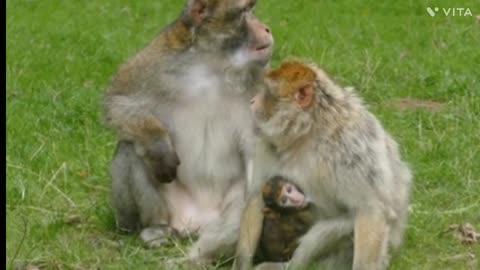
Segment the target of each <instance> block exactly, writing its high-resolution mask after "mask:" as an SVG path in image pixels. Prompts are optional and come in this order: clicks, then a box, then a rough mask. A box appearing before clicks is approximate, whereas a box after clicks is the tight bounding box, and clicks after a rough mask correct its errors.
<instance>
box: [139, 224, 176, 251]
mask: <svg viewBox="0 0 480 270" xmlns="http://www.w3.org/2000/svg"><path fill="white" fill-rule="evenodd" d="M175 235H176V232H175V230H174V229H172V228H171V227H170V226H168V225H155V226H152V227H148V228H145V229H143V230H142V231H141V232H140V238H141V239H142V241H143V242H144V243H145V245H146V247H147V248H159V247H161V246H165V245H167V244H170V243H171V241H172V237H173V236H175Z"/></svg>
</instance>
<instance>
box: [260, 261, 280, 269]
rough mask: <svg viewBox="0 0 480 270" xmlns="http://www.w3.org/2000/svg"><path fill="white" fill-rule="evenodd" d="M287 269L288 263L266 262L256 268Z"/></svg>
mask: <svg viewBox="0 0 480 270" xmlns="http://www.w3.org/2000/svg"><path fill="white" fill-rule="evenodd" d="M284 269H287V264H286V263H281V262H265V263H261V264H259V265H258V266H256V267H255V270H284Z"/></svg>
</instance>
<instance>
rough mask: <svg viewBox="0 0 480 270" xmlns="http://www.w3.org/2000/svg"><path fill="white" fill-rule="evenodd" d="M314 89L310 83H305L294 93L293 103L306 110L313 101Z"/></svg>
mask: <svg viewBox="0 0 480 270" xmlns="http://www.w3.org/2000/svg"><path fill="white" fill-rule="evenodd" d="M313 94H314V89H313V85H312V84H311V83H307V84H305V85H302V86H301V87H299V88H298V90H297V92H295V102H296V103H297V104H298V105H299V106H300V107H301V108H303V109H305V108H308V107H309V106H310V105H311V104H312V101H313Z"/></svg>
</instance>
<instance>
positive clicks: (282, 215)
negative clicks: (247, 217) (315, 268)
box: [255, 176, 314, 263]
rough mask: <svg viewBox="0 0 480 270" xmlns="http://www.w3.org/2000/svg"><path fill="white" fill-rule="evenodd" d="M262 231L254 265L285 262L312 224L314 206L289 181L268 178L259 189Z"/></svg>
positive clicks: (280, 178)
mask: <svg viewBox="0 0 480 270" xmlns="http://www.w3.org/2000/svg"><path fill="white" fill-rule="evenodd" d="M262 196H263V201H264V203H265V208H263V214H264V219H263V228H262V234H261V236H260V240H259V243H258V246H257V251H256V254H255V263H260V262H265V261H270V262H285V261H288V260H290V258H291V257H292V255H293V252H294V251H295V249H296V248H297V246H298V238H299V237H301V236H302V235H304V234H305V233H306V232H307V231H308V230H309V229H310V227H311V225H313V222H314V213H313V210H314V209H313V208H314V207H313V204H311V203H310V202H309V201H308V199H307V198H306V196H305V194H304V193H303V191H302V190H301V189H300V188H299V187H298V186H297V185H295V184H294V183H293V182H292V181H290V180H288V179H286V178H285V177H282V176H274V177H272V178H270V179H269V180H268V181H267V182H266V183H265V185H264V186H263V188H262Z"/></svg>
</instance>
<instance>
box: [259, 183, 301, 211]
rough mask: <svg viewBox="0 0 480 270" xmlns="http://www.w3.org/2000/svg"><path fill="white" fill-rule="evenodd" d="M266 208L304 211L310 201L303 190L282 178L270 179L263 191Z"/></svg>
mask: <svg viewBox="0 0 480 270" xmlns="http://www.w3.org/2000/svg"><path fill="white" fill-rule="evenodd" d="M262 196H263V201H264V202H265V206H266V207H268V208H272V209H275V210H282V209H302V208H305V207H306V206H307V205H308V201H307V199H306V197H305V194H304V193H303V192H302V190H301V189H300V188H299V187H298V186H296V185H295V184H294V183H293V182H292V181H289V180H288V179H286V178H285V177H282V176H274V177H272V178H270V179H269V180H268V181H267V182H266V183H265V185H264V186H263V189H262Z"/></svg>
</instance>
